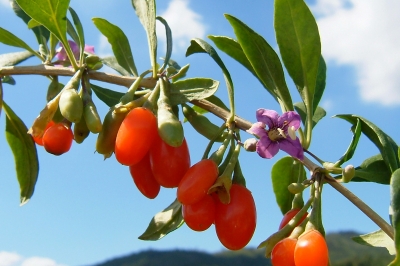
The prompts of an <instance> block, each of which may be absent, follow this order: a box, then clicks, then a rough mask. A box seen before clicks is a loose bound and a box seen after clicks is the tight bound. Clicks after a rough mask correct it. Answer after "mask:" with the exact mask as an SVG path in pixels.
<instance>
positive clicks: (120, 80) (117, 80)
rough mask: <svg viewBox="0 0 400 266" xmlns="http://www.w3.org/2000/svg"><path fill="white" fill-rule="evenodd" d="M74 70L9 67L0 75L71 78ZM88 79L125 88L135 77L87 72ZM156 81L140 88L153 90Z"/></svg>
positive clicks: (150, 81) (148, 81)
mask: <svg viewBox="0 0 400 266" xmlns="http://www.w3.org/2000/svg"><path fill="white" fill-rule="evenodd" d="M74 74H75V70H74V69H73V68H70V67H54V66H46V65H37V66H9V67H2V68H0V75H43V76H73V75H74ZM89 77H90V78H91V79H93V80H98V81H103V82H108V83H112V84H116V85H121V86H125V87H127V88H128V87H129V86H131V84H132V83H133V82H134V81H135V80H136V77H127V76H121V75H115V74H110V73H104V72H98V71H89ZM155 85H156V80H155V79H153V78H144V79H143V80H142V82H141V83H140V86H141V87H145V88H154V86H155Z"/></svg>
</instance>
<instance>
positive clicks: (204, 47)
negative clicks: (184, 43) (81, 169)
mask: <svg viewBox="0 0 400 266" xmlns="http://www.w3.org/2000/svg"><path fill="white" fill-rule="evenodd" d="M195 53H206V54H208V55H209V56H210V57H211V58H212V59H214V61H215V62H216V63H217V65H218V66H219V67H220V68H221V70H222V73H223V75H224V78H225V82H226V87H227V89H228V97H229V103H230V106H231V109H232V110H231V114H234V113H235V110H234V106H235V102H234V100H235V99H234V88H233V82H232V78H231V74H229V71H228V69H227V68H226V66H225V64H224V62H222V60H221V58H220V57H219V55H218V53H217V51H215V49H214V48H213V47H212V46H211V45H209V44H208V43H207V42H206V41H204V40H202V39H199V38H195V39H192V40H191V41H190V46H189V47H188V49H187V50H186V56H189V55H192V54H195Z"/></svg>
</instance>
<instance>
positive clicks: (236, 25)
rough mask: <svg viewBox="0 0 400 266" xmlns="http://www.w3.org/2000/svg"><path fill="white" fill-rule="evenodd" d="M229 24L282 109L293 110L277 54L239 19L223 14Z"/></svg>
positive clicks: (258, 74)
mask: <svg viewBox="0 0 400 266" xmlns="http://www.w3.org/2000/svg"><path fill="white" fill-rule="evenodd" d="M225 17H226V19H227V20H228V21H229V23H230V24H231V26H232V28H233V30H234V32H235V35H236V37H237V39H238V42H239V44H240V46H241V47H242V49H243V52H244V53H245V55H246V57H247V59H248V60H249V61H250V63H251V65H252V67H253V69H254V71H255V72H256V74H257V77H258V78H259V79H260V80H261V81H262V84H263V85H264V87H265V88H266V89H267V90H268V91H269V93H270V94H271V95H273V96H274V98H279V101H280V104H281V107H282V109H284V111H289V110H293V103H292V98H291V96H290V92H289V89H288V87H287V85H286V81H285V76H284V73H283V68H282V64H281V61H280V60H279V57H278V55H277V54H276V52H275V51H274V49H272V47H271V46H270V45H269V44H268V42H267V41H266V40H265V39H264V38H263V37H262V36H261V35H259V34H258V33H256V32H255V31H253V30H252V29H251V28H249V27H248V26H247V25H246V24H244V23H243V22H242V21H240V20H239V19H237V18H235V17H233V16H231V15H225Z"/></svg>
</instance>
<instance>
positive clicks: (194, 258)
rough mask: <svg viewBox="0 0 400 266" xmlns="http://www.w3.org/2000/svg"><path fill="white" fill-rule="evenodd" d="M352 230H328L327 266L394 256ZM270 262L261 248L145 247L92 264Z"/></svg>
mask: <svg viewBox="0 0 400 266" xmlns="http://www.w3.org/2000/svg"><path fill="white" fill-rule="evenodd" d="M356 235H359V234H357V233H356V232H340V233H331V234H328V235H327V237H326V239H327V243H328V247H329V255H330V258H331V266H386V265H388V264H389V262H390V261H391V260H392V259H393V258H394V257H393V256H390V255H389V253H388V252H387V250H386V249H384V248H372V247H367V246H362V245H359V244H357V243H355V242H353V241H352V240H351V237H353V236H356ZM165 265H172V266H193V265H195V266H226V265H229V266H242V265H251V266H271V262H270V260H269V259H266V258H265V257H264V251H263V250H257V249H243V250H240V251H223V252H218V253H213V254H211V253H206V252H199V251H191V250H170V251H157V250H146V251H142V252H139V253H133V254H130V255H126V256H123V257H119V258H114V259H110V260H108V261H105V262H101V263H97V264H93V265H92V266H165Z"/></svg>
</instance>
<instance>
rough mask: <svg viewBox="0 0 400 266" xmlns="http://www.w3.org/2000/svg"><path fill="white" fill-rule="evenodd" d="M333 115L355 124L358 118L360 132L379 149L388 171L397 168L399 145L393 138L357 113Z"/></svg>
mask: <svg viewBox="0 0 400 266" xmlns="http://www.w3.org/2000/svg"><path fill="white" fill-rule="evenodd" d="M334 117H339V118H342V119H344V120H346V121H348V122H350V123H351V124H353V125H356V124H357V121H358V119H359V120H360V122H361V131H362V133H364V135H366V136H367V137H368V138H369V139H370V140H371V141H372V142H373V143H374V144H375V146H376V147H377V148H378V149H379V151H380V152H381V154H382V158H383V160H384V161H385V163H386V164H387V166H388V167H389V169H390V171H391V172H392V173H393V172H394V171H395V170H396V169H397V168H399V166H400V164H399V158H398V156H397V152H398V149H399V147H398V146H397V144H396V142H394V140H393V139H392V138H391V137H389V136H388V135H387V134H386V133H385V132H383V131H382V130H381V129H380V128H379V127H377V126H376V125H375V124H373V123H371V122H370V121H368V120H367V119H365V118H363V117H361V116H357V115H350V114H342V115H336V116H334Z"/></svg>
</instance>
